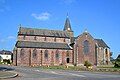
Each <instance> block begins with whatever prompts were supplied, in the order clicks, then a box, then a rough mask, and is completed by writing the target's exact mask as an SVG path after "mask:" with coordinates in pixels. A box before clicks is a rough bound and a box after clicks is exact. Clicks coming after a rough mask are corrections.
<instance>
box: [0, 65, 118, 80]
mask: <svg viewBox="0 0 120 80" xmlns="http://www.w3.org/2000/svg"><path fill="white" fill-rule="evenodd" d="M0 66H1V65H0ZM2 68H5V69H6V68H8V69H10V70H13V71H15V72H16V73H18V74H19V76H18V77H16V78H11V79H5V80H120V74H113V73H101V72H90V71H73V70H58V69H57V70H52V69H40V68H30V67H15V66H6V65H2Z"/></svg>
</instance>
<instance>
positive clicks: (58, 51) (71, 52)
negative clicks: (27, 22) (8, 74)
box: [13, 16, 111, 66]
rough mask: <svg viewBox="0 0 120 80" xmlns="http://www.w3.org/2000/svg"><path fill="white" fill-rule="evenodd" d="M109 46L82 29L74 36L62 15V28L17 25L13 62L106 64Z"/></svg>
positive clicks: (33, 63) (40, 64)
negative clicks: (50, 28) (80, 32)
mask: <svg viewBox="0 0 120 80" xmlns="http://www.w3.org/2000/svg"><path fill="white" fill-rule="evenodd" d="M110 53H111V52H110V47H109V46H108V45H107V44H106V43H105V42H104V41H103V40H102V39H96V38H94V37H93V36H92V35H91V34H90V33H89V32H87V31H84V32H83V33H82V34H80V35H78V36H77V37H75V36H74V31H73V30H72V27H71V25H70V21H69V18H68V16H67V17H66V21H65V25H64V29H63V30H48V29H38V28H26V27H22V26H20V27H19V30H18V37H17V41H16V44H15V47H14V50H13V64H14V65H16V66H59V65H67V64H68V65H77V66H82V65H84V63H85V61H88V62H89V63H90V64H92V65H95V66H98V65H108V64H109V63H110Z"/></svg>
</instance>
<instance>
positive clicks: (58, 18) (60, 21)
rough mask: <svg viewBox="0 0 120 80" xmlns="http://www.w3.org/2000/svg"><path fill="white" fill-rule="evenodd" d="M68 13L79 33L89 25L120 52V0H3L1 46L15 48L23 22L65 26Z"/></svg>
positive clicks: (0, 0)
mask: <svg viewBox="0 0 120 80" xmlns="http://www.w3.org/2000/svg"><path fill="white" fill-rule="evenodd" d="M67 14H68V16H69V20H70V23H71V27H72V29H73V31H74V35H75V36H79V35H80V34H82V33H83V32H84V31H85V30H86V29H87V31H88V32H89V33H90V34H91V35H92V36H93V37H94V38H97V39H103V40H104V41H105V42H106V44H107V45H108V46H109V47H110V49H111V52H113V56H112V57H113V58H116V57H117V56H118V54H120V0H0V50H3V49H4V50H10V51H12V50H13V48H14V46H15V43H16V41H17V32H18V28H19V26H20V24H21V26H22V27H30V28H40V29H50V30H63V27H64V24H65V20H66V16H67Z"/></svg>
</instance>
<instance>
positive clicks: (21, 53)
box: [20, 49, 24, 57]
mask: <svg viewBox="0 0 120 80" xmlns="http://www.w3.org/2000/svg"><path fill="white" fill-rule="evenodd" d="M22 56H24V49H21V51H20V57H22Z"/></svg>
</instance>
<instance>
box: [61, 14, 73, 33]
mask: <svg viewBox="0 0 120 80" xmlns="http://www.w3.org/2000/svg"><path fill="white" fill-rule="evenodd" d="M63 30H64V31H72V28H71V25H70V21H69V18H68V16H67V18H66V21H65V25H64V29H63Z"/></svg>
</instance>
